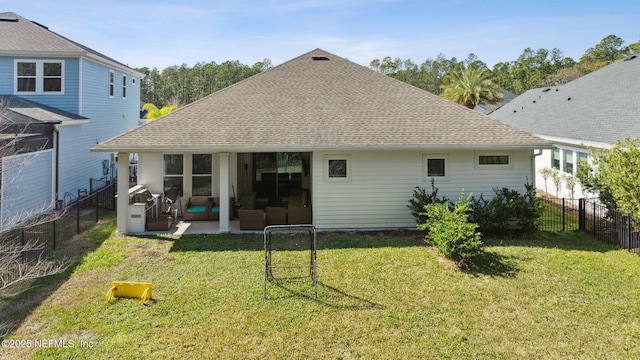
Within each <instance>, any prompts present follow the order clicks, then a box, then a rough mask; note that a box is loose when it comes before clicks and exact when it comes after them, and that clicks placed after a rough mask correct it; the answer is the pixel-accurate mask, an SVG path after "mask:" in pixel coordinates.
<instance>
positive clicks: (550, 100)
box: [489, 55, 640, 198]
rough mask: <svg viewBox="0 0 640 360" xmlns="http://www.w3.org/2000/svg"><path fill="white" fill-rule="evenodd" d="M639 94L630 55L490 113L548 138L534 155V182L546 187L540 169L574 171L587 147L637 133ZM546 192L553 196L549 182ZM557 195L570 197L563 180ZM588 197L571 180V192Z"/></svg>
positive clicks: (639, 73) (639, 71)
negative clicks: (548, 143) (546, 146)
mask: <svg viewBox="0 0 640 360" xmlns="http://www.w3.org/2000/svg"><path fill="white" fill-rule="evenodd" d="M639 99H640V58H638V56H637V55H631V56H629V57H627V58H626V59H624V60H620V61H617V62H614V63H612V64H610V65H607V66H605V67H603V68H600V69H598V70H596V71H594V72H592V73H589V74H587V75H585V76H583V77H580V78H578V79H576V80H573V81H571V82H569V83H567V84H565V85H562V86H551V87H544V88H539V89H532V90H529V91H527V92H525V93H524V94H522V95H520V96H518V97H517V98H515V99H514V100H512V101H511V102H509V103H508V104H505V105H504V106H502V107H501V108H500V109H498V110H496V111H494V112H492V113H490V114H489V116H491V117H494V118H496V119H499V120H501V121H504V122H506V123H508V124H511V125H513V126H515V127H517V128H520V129H522V130H524V131H527V132H530V133H532V134H535V135H537V136H539V137H541V138H543V139H546V140H548V141H551V142H553V144H554V145H555V148H554V149H547V150H544V152H543V154H542V155H541V156H538V157H536V177H537V179H536V184H537V187H538V188H539V189H541V190H545V182H544V179H543V178H542V176H541V174H540V169H542V168H551V169H554V170H555V171H557V172H558V173H559V174H562V175H568V176H575V174H576V171H577V168H578V163H579V162H580V161H588V154H589V150H590V148H599V149H607V148H610V147H611V146H612V145H613V144H614V143H615V142H616V141H617V140H624V139H625V138H627V137H630V138H640V100H639ZM548 181H549V180H548ZM549 182H550V181H549ZM551 189H553V190H551ZM548 192H550V193H551V194H552V195H556V194H555V186H554V185H553V184H548ZM558 196H560V197H567V198H568V197H571V196H572V194H571V190H570V189H567V186H566V184H564V185H563V186H562V189H561V190H560V192H559V193H558ZM588 196H593V195H592V194H586V193H584V192H583V191H582V189H581V188H580V185H579V184H578V185H576V187H575V189H574V192H573V197H575V198H580V197H588Z"/></svg>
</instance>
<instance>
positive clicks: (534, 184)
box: [531, 149, 543, 189]
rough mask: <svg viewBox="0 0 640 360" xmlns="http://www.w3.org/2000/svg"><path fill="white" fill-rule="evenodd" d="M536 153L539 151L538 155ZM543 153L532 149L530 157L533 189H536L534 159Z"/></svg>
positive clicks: (540, 150)
mask: <svg viewBox="0 0 640 360" xmlns="http://www.w3.org/2000/svg"><path fill="white" fill-rule="evenodd" d="M537 151H539V153H536V152H537ZM542 153H543V151H542V149H534V150H533V154H532V155H531V179H532V180H531V183H532V184H533V187H534V188H536V189H537V188H538V187H537V186H536V158H537V157H538V156H540V155H542Z"/></svg>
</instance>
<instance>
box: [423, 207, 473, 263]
mask: <svg viewBox="0 0 640 360" xmlns="http://www.w3.org/2000/svg"><path fill="white" fill-rule="evenodd" d="M470 197H471V196H467V198H466V199H465V198H463V197H462V195H460V199H459V200H458V202H457V203H455V204H454V205H453V206H452V207H451V208H450V207H449V205H447V204H444V203H437V204H428V205H426V206H425V207H424V210H425V213H426V215H427V217H428V219H427V221H426V222H425V223H421V224H419V225H418V229H419V230H428V231H429V232H428V233H427V235H426V236H425V239H426V240H427V241H428V242H429V243H431V244H432V245H433V246H435V247H436V249H438V251H439V252H441V253H442V254H443V255H444V256H445V257H447V258H449V259H452V260H454V261H456V262H457V263H458V264H459V265H461V266H468V265H469V264H470V263H471V260H472V259H473V258H474V257H475V256H477V255H479V254H480V253H481V252H482V241H481V240H480V237H481V234H480V233H479V232H476V229H477V228H478V225H477V224H474V223H470V222H469V221H468V218H467V213H468V212H469V211H470V207H469V199H470Z"/></svg>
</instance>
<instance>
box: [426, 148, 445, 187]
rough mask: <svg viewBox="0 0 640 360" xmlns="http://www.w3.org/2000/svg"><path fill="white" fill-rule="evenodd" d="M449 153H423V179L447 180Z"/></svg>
mask: <svg viewBox="0 0 640 360" xmlns="http://www.w3.org/2000/svg"><path fill="white" fill-rule="evenodd" d="M448 157H449V156H448V154H423V155H422V180H423V181H431V179H433V178H436V179H438V180H447V178H448V176H449V174H448V170H447V167H448V166H449V165H448V164H447V161H448Z"/></svg>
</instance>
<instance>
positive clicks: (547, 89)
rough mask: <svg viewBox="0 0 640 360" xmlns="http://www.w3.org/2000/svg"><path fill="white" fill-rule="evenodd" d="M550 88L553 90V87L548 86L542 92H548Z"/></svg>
mask: <svg viewBox="0 0 640 360" xmlns="http://www.w3.org/2000/svg"><path fill="white" fill-rule="evenodd" d="M550 90H551V88H546V89H544V90H542V92H547V91H550Z"/></svg>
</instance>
